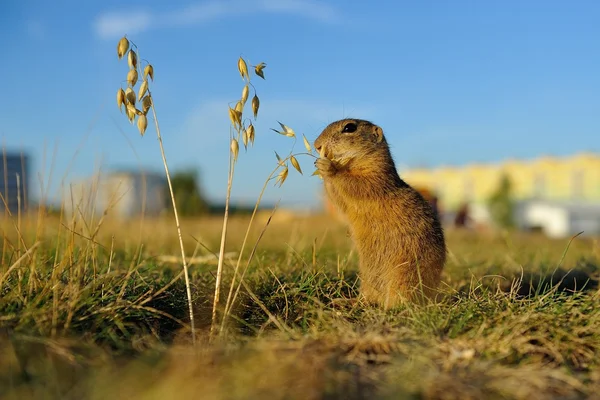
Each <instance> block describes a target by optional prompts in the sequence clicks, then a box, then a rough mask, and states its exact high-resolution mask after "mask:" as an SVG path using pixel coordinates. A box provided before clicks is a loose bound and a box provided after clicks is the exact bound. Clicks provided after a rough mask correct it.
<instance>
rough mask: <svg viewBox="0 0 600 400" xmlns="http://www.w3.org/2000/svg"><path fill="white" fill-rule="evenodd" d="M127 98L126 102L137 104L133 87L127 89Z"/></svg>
mask: <svg viewBox="0 0 600 400" xmlns="http://www.w3.org/2000/svg"><path fill="white" fill-rule="evenodd" d="M125 100H127V101H126V103H128V104H132V105H134V106H135V93H134V91H133V89H132V88H130V87H128V88H127V89H125Z"/></svg>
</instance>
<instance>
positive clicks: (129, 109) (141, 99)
mask: <svg viewBox="0 0 600 400" xmlns="http://www.w3.org/2000/svg"><path fill="white" fill-rule="evenodd" d="M137 50H138V47H137V46H136V45H135V43H133V42H130V41H129V40H128V39H127V38H126V37H123V38H121V39H120V40H119V42H118V44H117V56H118V57H119V59H122V58H123V57H124V56H125V55H127V63H128V65H129V71H128V72H127V79H126V86H127V87H126V88H125V90H123V88H122V87H120V88H119V90H118V91H117V105H118V106H119V110H122V108H123V107H124V109H125V114H126V116H127V119H128V120H129V122H131V123H132V124H133V123H134V121H135V120H136V119H137V128H138V130H139V132H140V135H142V136H144V133H145V132H146V128H147V127H148V117H147V115H148V112H149V111H150V110H152V118H153V119H154V127H155V128H156V136H157V138H158V144H159V147H160V154H161V156H162V162H163V166H164V167H165V175H166V177H167V183H168V185H169V194H170V196H171V202H172V203H173V214H174V215H175V225H176V227H177V236H178V239H179V246H180V248H181V262H182V265H183V272H184V277H185V289H186V293H187V302H188V307H189V315H190V328H191V334H192V343H194V344H195V343H196V330H195V327H194V310H193V306H192V292H191V289H190V277H189V271H188V266H187V261H186V257H185V249H184V247H183V239H182V235H181V226H180V223H179V215H178V213H177V204H176V202H175V195H174V193H173V185H172V184H171V175H170V173H169V167H168V164H167V158H166V156H165V150H164V147H163V142H162V136H161V134H160V127H159V125H158V118H157V116H156V109H155V107H154V100H153V97H152V94H151V92H150V85H149V81H148V78H150V80H151V81H152V82H154V67H153V66H152V64H150V63H148V62H145V64H146V65H145V66H144V68H143V70H142V66H141V64H140V62H139V61H138V53H139V51H137ZM140 77H141V80H140V79H139V78H140ZM138 83H139V85H138V88H137V91H136V84H138ZM136 102H138V106H137V107H136ZM138 107H139V108H138ZM140 108H141V109H140Z"/></svg>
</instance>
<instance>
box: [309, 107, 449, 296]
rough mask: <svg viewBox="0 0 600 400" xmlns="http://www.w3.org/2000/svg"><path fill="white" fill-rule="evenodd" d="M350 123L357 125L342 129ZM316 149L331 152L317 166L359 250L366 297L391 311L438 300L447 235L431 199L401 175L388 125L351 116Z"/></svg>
mask: <svg viewBox="0 0 600 400" xmlns="http://www.w3.org/2000/svg"><path fill="white" fill-rule="evenodd" d="M348 124H354V125H355V126H356V130H355V131H354V132H343V130H344V127H346V126H347V125H348ZM347 130H350V131H352V126H351V125H348V128H347ZM315 147H316V148H317V150H319V151H324V153H325V155H326V157H321V158H319V159H317V161H316V162H315V166H316V167H317V169H318V170H319V172H320V174H321V176H322V178H323V181H324V185H325V191H326V193H327V196H328V197H329V199H330V201H331V202H332V203H333V204H334V205H335V206H336V207H337V209H338V210H339V211H340V212H341V214H342V215H343V216H344V217H345V219H346V220H347V223H348V225H349V227H350V232H351V235H352V237H353V240H354V244H355V246H356V247H357V251H358V254H359V258H360V267H359V273H360V278H361V295H362V296H363V297H364V299H365V300H366V301H367V302H369V303H375V304H379V305H381V306H383V307H384V308H391V307H394V306H396V305H398V304H400V303H402V302H403V301H406V300H408V301H412V302H421V300H425V299H429V298H432V297H433V295H434V294H435V292H436V288H437V286H438V285H439V282H440V275H441V272H442V269H443V267H444V263H445V261H446V244H445V240H444V233H443V230H442V227H441V224H440V222H439V220H438V217H437V215H436V214H435V212H434V210H433V209H432V207H431V206H430V204H429V203H428V202H427V201H426V200H425V199H424V198H423V197H422V196H421V195H420V194H419V193H418V192H417V191H416V190H414V189H413V188H412V187H410V186H409V185H408V184H407V183H406V182H404V181H403V180H402V179H401V178H400V176H399V175H398V172H397V170H396V167H395V164H394V161H393V158H392V155H391V153H390V149H389V147H388V144H387V141H386V139H385V137H384V135H383V130H382V129H381V128H380V127H378V126H377V125H374V124H372V123H371V122H369V121H365V120H360V119H344V120H340V121H336V122H333V123H331V124H330V125H329V126H327V127H326V128H325V129H324V130H323V132H322V133H321V135H320V136H319V137H318V138H317V140H316V141H315Z"/></svg>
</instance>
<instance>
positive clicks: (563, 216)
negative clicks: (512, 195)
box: [515, 200, 600, 238]
mask: <svg viewBox="0 0 600 400" xmlns="http://www.w3.org/2000/svg"><path fill="white" fill-rule="evenodd" d="M515 211H516V212H515V214H516V215H515V217H516V218H515V219H516V221H517V225H518V227H519V228H521V229H523V230H532V229H539V230H541V231H542V232H544V233H545V234H546V235H548V236H550V237H554V238H566V237H569V236H573V235H576V234H578V233H580V232H583V233H582V236H598V235H600V202H598V203H586V202H581V201H577V202H568V201H564V202H553V201H542V200H530V201H524V202H521V203H519V204H518V205H517V209H516V210H515Z"/></svg>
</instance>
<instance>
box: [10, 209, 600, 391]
mask: <svg viewBox="0 0 600 400" xmlns="http://www.w3.org/2000/svg"><path fill="white" fill-rule="evenodd" d="M282 214H283V213H282ZM284 217H285V216H284V215H282V217H280V218H275V219H274V220H273V222H272V223H271V226H269V228H268V230H267V232H266V234H265V236H264V238H263V240H262V242H261V245H260V246H259V250H258V252H257V255H256V257H255V259H254V260H253V262H252V264H251V267H250V269H249V271H248V273H247V275H246V279H245V281H246V283H247V288H245V289H242V291H241V294H240V297H239V299H238V301H237V303H236V305H235V307H234V310H233V315H232V316H231V318H230V319H229V320H228V325H227V329H226V331H225V332H224V334H223V335H222V336H221V337H220V338H218V339H216V340H213V341H209V336H208V332H209V329H210V322H211V307H212V296H213V290H214V279H215V277H214V272H215V270H216V264H215V263H214V262H210V261H208V262H206V263H203V264H193V265H191V266H190V272H191V282H192V285H193V297H194V307H195V316H196V318H197V328H198V345H197V347H196V348H193V347H192V346H191V339H190V332H189V327H188V326H187V303H186V295H185V287H184V284H183V279H182V278H181V276H180V266H179V265H177V264H169V263H167V262H164V261H161V260H162V258H161V256H165V255H173V256H177V254H178V244H177V241H176V232H175V229H174V228H172V221H170V220H164V221H163V220H153V221H149V220H148V221H130V222H128V223H127V224H120V223H118V222H115V221H103V222H102V224H101V225H102V226H101V228H100V229H99V230H98V232H97V234H95V235H93V231H94V229H90V228H88V227H85V226H84V225H82V224H80V223H79V224H76V223H75V222H73V221H71V222H70V223H68V224H67V223H65V222H64V221H63V222H62V223H61V222H59V221H56V220H52V219H46V220H44V221H42V223H40V224H38V222H39V221H37V220H36V219H35V218H34V217H30V218H25V219H24V221H23V222H22V224H23V226H21V227H19V229H18V230H17V229H16V227H15V226H14V224H13V222H12V221H4V223H3V224H2V231H3V235H4V238H5V240H4V246H3V248H4V249H5V251H4V253H3V256H2V265H1V267H0V277H1V281H2V283H1V285H2V286H1V287H0V292H1V298H0V354H1V355H2V356H1V357H0V398H3V399H4V398H7V399H27V398H48V399H58V398H60V399H81V398H90V399H105V398H119V399H120V398H123V399H125V398H128V399H129V398H136V399H168V398H178V399H179V398H181V399H183V398H203V399H213V398H215V399H216V398H219V399H234V398H244V399H263V398H269V399H329V398H344V399H363V398H365V399H366V398H369V399H371V398H381V399H399V398H415V399H451V398H461V399H470V398H473V399H480V398H490V399H495V398H498V399H507V398H517V399H525V398H526V399H545V398H549V397H560V398H588V397H590V396H591V395H593V394H596V393H600V365H599V363H600V361H598V360H600V314H599V312H598V310H599V309H600V293H599V292H598V288H597V278H598V275H599V273H600V269H599V267H598V266H599V265H600V264H599V258H600V257H599V255H600V247H599V244H598V241H597V240H593V239H587V238H581V237H579V238H576V239H574V240H573V242H572V243H571V245H570V246H569V248H568V251H566V249H567V245H568V242H569V241H568V240H550V239H545V238H543V237H540V236H537V235H526V234H522V233H512V234H507V235H493V234H489V233H462V232H451V231H449V232H447V237H448V245H449V250H450V255H449V261H448V264H447V267H446V270H445V273H444V278H443V291H444V298H443V300H442V301H441V302H440V303H439V304H435V305H428V306H420V307H419V306H405V307H400V308H398V309H395V310H392V311H389V312H383V311H381V310H378V309H376V308H369V307H364V306H362V305H361V304H359V303H356V302H355V301H352V299H354V298H355V297H356V295H357V293H358V289H359V280H358V277H357V274H356V270H357V258H356V254H355V253H354V252H352V250H351V243H350V241H349V239H348V238H347V236H346V234H345V232H346V231H345V228H344V227H343V226H341V225H339V224H337V223H335V222H334V221H331V220H329V219H328V218H327V217H311V218H292V217H287V218H284ZM220 223H221V222H220V220H219V219H203V220H187V221H183V226H182V229H183V232H184V235H185V238H184V241H185V246H186V253H187V254H188V255H191V254H192V253H195V254H196V255H204V254H205V253H207V252H206V251H205V250H204V247H203V246H199V245H198V243H197V241H196V240H199V241H202V244H203V245H204V246H206V247H208V248H209V249H211V250H212V251H216V250H217V249H218V245H219V234H220V231H219V229H220ZM230 223H231V225H230V232H231V235H230V237H229V240H228V243H229V244H228V249H227V251H235V250H236V249H237V248H239V245H240V243H241V240H242V233H243V232H244V230H243V229H242V228H243V227H245V224H246V223H247V220H244V219H241V218H238V219H233V220H232V221H231V222H230ZM261 228H262V227H261V226H260V223H259V224H258V225H257V228H256V229H255V230H254V231H253V233H252V235H251V239H250V240H251V242H250V243H253V241H254V240H256V238H257V237H258V234H259V232H260V229H261ZM17 231H18V232H17ZM92 237H93V240H92ZM36 240H37V241H38V242H39V244H38V245H37V247H35V248H34V249H32V250H30V251H29V253H25V251H26V248H31V247H32V246H33V245H34V243H36ZM19 243H20V244H19ZM250 247H251V246H250ZM565 251H566V253H565ZM19 257H22V261H21V263H20V264H18V265H17V264H15V263H16V261H17V260H18V259H19ZM9 268H10V272H7V271H8V270H9ZM109 268H110V270H109ZM231 269H232V268H231V267H230V266H229V267H227V268H226V270H225V272H226V273H225V276H224V281H225V282H224V283H225V286H224V287H225V288H228V285H229V282H230V281H231ZM224 292H225V293H224V296H226V293H227V290H224Z"/></svg>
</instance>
